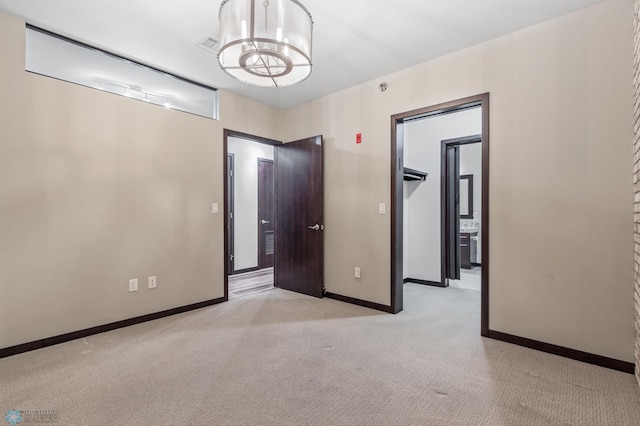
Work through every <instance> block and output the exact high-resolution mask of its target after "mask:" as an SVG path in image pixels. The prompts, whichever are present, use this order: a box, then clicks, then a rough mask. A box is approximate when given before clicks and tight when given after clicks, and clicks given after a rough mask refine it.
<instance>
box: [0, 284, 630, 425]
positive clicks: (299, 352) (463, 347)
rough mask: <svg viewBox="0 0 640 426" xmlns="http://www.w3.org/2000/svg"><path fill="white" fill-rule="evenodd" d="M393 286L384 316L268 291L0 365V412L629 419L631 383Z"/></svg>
mask: <svg viewBox="0 0 640 426" xmlns="http://www.w3.org/2000/svg"><path fill="white" fill-rule="evenodd" d="M404 288H405V310H404V311H403V312H401V313H400V314H398V315H389V314H385V313H381V312H378V311H373V310H370V309H366V308H362V307H359V306H355V305H350V304H346V303H342V302H338V301H335V300H331V299H316V298H312V297H306V296H302V295H299V294H296V293H291V292H287V291H283V290H280V289H275V290H273V291H268V292H263V293H259V294H255V295H251V296H247V297H242V298H237V299H234V300H232V301H230V302H228V303H223V304H220V305H216V306H212V307H209V308H203V309H200V310H197V311H192V312H188V313H184V314H181V315H177V316H173V317H168V318H163V319H160V320H156V321H152V322H147V323H143V324H139V325H136V326H132V327H128V328H124V329H119V330H115V331H111V332H108V333H103V334H99V335H95V336H92V337H89V338H86V339H81V340H76V341H72V342H67V343H64V344H61V345H57V346H52V347H48V348H45V349H41V350H38V351H34V352H28V353H24V354H21V355H17V356H13V357H9V358H5V359H0V382H1V383H2V387H1V388H0V401H2V404H3V408H6V409H9V408H15V409H19V410H58V411H59V412H60V424H71V425H80V424H82V425H105V424H118V425H144V424H154V425H175V424H183V425H186V424H188V425H212V424H215V425H239V424H242V425H276V424H277V425H282V424H288V425H329V424H331V425H358V424H360V425H365V424H366V425H438V426H442V425H474V426H477V425H491V426H494V425H554V424H563V425H620V426H623V425H637V424H640V390H639V389H638V388H637V384H636V383H635V381H634V377H633V375H631V374H625V373H621V372H617V371H613V370H608V369H604V368H601V367H596V366H592V365H589V364H584V363H581V362H577V361H573V360H570V359H566V358H560V357H557V356H554V355H549V354H546V353H542V352H536V351H533V350H530V349H526V348H522V347H519V346H515V345H511V344H507V343H503V342H499V341H496V340H489V339H484V338H481V337H480V333H479V307H480V293H479V292H477V291H469V290H463V289H456V288H451V287H449V288H446V289H442V288H435V287H428V286H423V285H417V284H410V283H408V284H406V285H405V287H404ZM452 306H455V309H451V307H452Z"/></svg>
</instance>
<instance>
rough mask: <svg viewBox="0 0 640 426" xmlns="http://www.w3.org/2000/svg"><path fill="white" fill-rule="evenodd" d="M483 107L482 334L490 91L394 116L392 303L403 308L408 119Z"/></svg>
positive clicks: (485, 322)
mask: <svg viewBox="0 0 640 426" xmlns="http://www.w3.org/2000/svg"><path fill="white" fill-rule="evenodd" d="M477 106H481V107H482V133H481V135H482V218H481V225H480V226H481V227H482V228H481V229H482V232H483V236H482V243H481V244H482V245H481V246H482V261H481V263H482V272H481V282H482V284H481V290H480V292H481V295H480V299H481V303H480V334H481V335H482V336H488V334H489V267H490V263H489V240H490V238H489V230H490V228H489V93H488V92H487V93H482V94H479V95H475V96H469V97H466V98H462V99H457V100H454V101H450V102H444V103H440V104H436V105H432V106H428V107H425V108H420V109H415V110H412V111H407V112H403V113H399V114H395V115H393V116H391V277H390V278H391V285H390V291H391V306H390V311H391V312H392V313H398V312H400V311H402V309H403V284H404V282H403V280H404V277H403V270H402V268H403V266H402V256H403V252H402V251H403V237H402V233H403V194H404V190H403V178H402V176H403V167H404V140H403V138H404V123H405V121H409V120H410V119H415V118H420V117H430V116H436V115H440V114H446V113H451V112H456V111H462V110H465V109H468V108H473V107H477Z"/></svg>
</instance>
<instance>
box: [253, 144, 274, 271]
mask: <svg viewBox="0 0 640 426" xmlns="http://www.w3.org/2000/svg"><path fill="white" fill-rule="evenodd" d="M273 157H274V159H273V160H269V159H266V158H258V163H257V167H258V172H257V175H258V269H264V268H270V267H271V266H266V265H265V264H264V257H263V255H262V253H263V252H264V251H265V250H264V247H265V232H264V231H263V230H262V226H261V225H262V223H261V217H262V215H261V214H260V197H261V195H262V191H261V190H260V185H261V184H260V182H261V181H260V163H267V164H271V173H272V182H273V185H272V190H273V194H272V200H271V204H272V212H271V223H272V231H271V232H272V233H274V235H275V229H276V221H275V216H276V214H275V213H276V199H275V195H276V194H275V192H276V188H275V185H276V183H275V180H276V178H275V172H276V163H275V157H276V156H275V152H274V156H273ZM274 250H275V241H274ZM271 259H272V261H271V263H272V266H275V255H274V256H273V257H272V258H271Z"/></svg>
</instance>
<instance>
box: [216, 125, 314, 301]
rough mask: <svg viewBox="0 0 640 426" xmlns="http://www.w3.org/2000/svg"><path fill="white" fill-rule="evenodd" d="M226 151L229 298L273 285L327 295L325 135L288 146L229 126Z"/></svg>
mask: <svg viewBox="0 0 640 426" xmlns="http://www.w3.org/2000/svg"><path fill="white" fill-rule="evenodd" d="M223 150H224V153H223V159H224V168H223V172H222V174H223V176H224V179H223V183H224V199H225V202H226V204H225V213H226V214H225V215H224V254H225V262H224V298H225V299H226V300H229V299H230V298H234V297H238V296H240V295H248V294H252V293H255V292H261V291H265V290H268V289H271V288H273V287H278V288H281V289H283V290H290V291H294V292H298V293H302V294H306V295H310V296H315V297H323V296H324V256H323V253H324V236H323V234H324V219H323V212H324V186H323V185H324V184H323V183H324V179H323V165H322V164H323V142H322V136H321V135H318V136H313V137H309V138H304V139H300V140H296V141H292V142H288V143H286V144H283V143H282V142H280V141H276V140H272V139H267V138H262V137H258V136H253V135H249V134H246V133H241V132H236V131H233V130H228V129H224V135H223ZM242 197H244V198H245V199H244V200H243V199H242ZM279 230H282V232H279Z"/></svg>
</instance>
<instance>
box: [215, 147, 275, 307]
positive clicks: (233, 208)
mask: <svg viewBox="0 0 640 426" xmlns="http://www.w3.org/2000/svg"><path fill="white" fill-rule="evenodd" d="M226 145H227V171H228V175H227V208H226V213H227V218H228V235H229V238H228V246H227V251H228V257H227V260H228V264H229V269H228V271H229V272H228V276H229V279H228V283H229V289H228V291H229V299H233V298H235V297H240V296H246V295H250V294H255V293H260V292H263V291H268V290H271V289H273V288H274V268H273V259H274V251H275V249H274V246H275V243H274V240H275V232H274V229H275V228H274V215H275V211H274V209H275V205H274V199H275V193H274V192H275V185H274V159H275V146H274V145H273V144H272V143H267V142H265V141H264V140H260V139H257V138H256V139H249V138H246V137H238V136H229V137H227V140H226Z"/></svg>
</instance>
